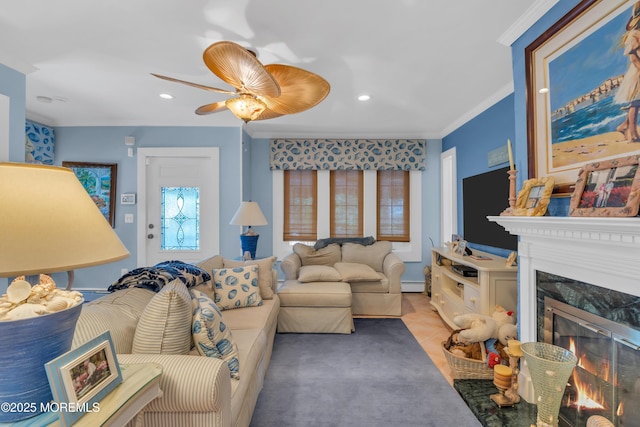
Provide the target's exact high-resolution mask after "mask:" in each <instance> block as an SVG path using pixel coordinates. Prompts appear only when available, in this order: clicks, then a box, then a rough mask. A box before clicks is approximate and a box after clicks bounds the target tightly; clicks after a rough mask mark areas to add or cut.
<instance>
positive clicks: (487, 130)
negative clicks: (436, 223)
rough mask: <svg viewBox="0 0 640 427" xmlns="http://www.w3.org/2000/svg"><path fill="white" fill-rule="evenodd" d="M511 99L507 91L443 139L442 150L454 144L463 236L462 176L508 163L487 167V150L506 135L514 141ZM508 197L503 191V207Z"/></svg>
mask: <svg viewBox="0 0 640 427" xmlns="http://www.w3.org/2000/svg"><path fill="white" fill-rule="evenodd" d="M513 100H514V95H513V94H511V95H508V96H507V97H505V98H504V99H502V100H501V101H499V102H497V103H496V104H494V105H493V106H492V107H490V108H489V109H487V110H485V111H484V112H482V113H481V114H480V115H478V116H476V117H475V118H473V119H472V120H470V121H468V122H467V123H465V124H464V125H462V126H461V127H459V128H458V129H456V130H455V131H453V132H451V133H450V134H449V135H447V136H446V137H444V139H443V140H442V150H443V151H446V150H449V149H451V148H453V147H456V169H457V175H458V176H457V183H458V185H457V187H458V189H457V190H458V191H457V193H458V194H457V196H458V231H459V234H460V235H462V236H464V229H463V224H464V221H463V216H462V213H463V204H462V180H463V178H467V177H469V176H474V175H477V174H480V173H483V172H487V171H490V170H495V169H500V168H502V167H504V166H505V165H508V162H507V163H503V164H500V165H495V166H492V167H489V166H488V153H489V151H491V150H494V149H496V148H500V147H504V146H505V145H506V144H507V140H508V139H510V140H511V142H512V143H513V140H514V136H515V125H514V110H513ZM525 150H526V149H525ZM516 154H517V150H516V148H515V147H514V158H515V159H518V157H517V156H516ZM515 163H516V169H519V168H521V167H522V166H521V164H520V163H519V162H518V161H517V160H516V161H515ZM525 165H526V162H525ZM506 179H507V176H506V175H505V180H506ZM508 198H509V195H508V194H505V206H504V207H505V208H506V207H507V206H508ZM481 249H482V250H486V251H487V252H491V253H495V254H497V255H503V256H504V255H508V252H509V251H506V250H503V249H500V248H490V247H482V248H481Z"/></svg>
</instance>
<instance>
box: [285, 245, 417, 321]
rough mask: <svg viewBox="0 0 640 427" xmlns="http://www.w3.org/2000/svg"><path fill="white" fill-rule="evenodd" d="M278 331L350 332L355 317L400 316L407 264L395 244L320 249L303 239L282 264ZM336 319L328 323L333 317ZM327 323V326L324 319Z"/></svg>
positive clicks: (331, 246) (333, 246)
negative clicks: (349, 328) (282, 282)
mask: <svg viewBox="0 0 640 427" xmlns="http://www.w3.org/2000/svg"><path fill="white" fill-rule="evenodd" d="M280 267H281V269H282V271H283V272H284V273H285V278H286V280H285V282H284V284H283V285H282V286H281V287H280V289H279V290H278V292H279V295H280V299H281V303H282V304H281V306H282V307H281V311H280V318H279V321H278V322H279V325H278V330H279V331H284V332H309V331H312V332H338V333H349V332H350V331H349V330H348V326H347V324H348V321H347V320H345V319H344V317H345V316H347V313H348V315H349V318H350V316H351V315H380V316H400V315H401V314H402V290H401V283H400V278H401V276H402V274H403V273H404V271H405V265H404V262H403V261H402V260H401V259H400V258H399V257H398V256H397V255H396V254H394V253H393V252H392V246H391V242H387V241H377V242H374V243H373V244H368V245H363V244H358V243H351V242H345V243H342V244H339V243H329V244H328V245H327V246H324V247H322V248H319V249H316V248H315V247H311V246H307V245H304V244H301V243H297V244H296V245H294V247H293V253H291V254H289V255H287V256H286V257H285V258H284V259H283V260H282V263H281V264H280ZM331 317H332V318H333V319H334V322H333V324H332V323H330V322H329V323H327V318H331ZM321 322H325V325H324V326H322V328H323V329H322V330H318V328H317V326H316V325H318V324H319V323H321Z"/></svg>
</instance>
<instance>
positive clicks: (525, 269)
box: [488, 216, 640, 402]
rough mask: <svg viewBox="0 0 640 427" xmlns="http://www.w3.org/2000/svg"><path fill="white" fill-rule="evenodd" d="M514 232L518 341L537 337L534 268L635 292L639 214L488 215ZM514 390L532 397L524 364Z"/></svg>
mask: <svg viewBox="0 0 640 427" xmlns="http://www.w3.org/2000/svg"><path fill="white" fill-rule="evenodd" d="M488 218H489V220H490V221H493V222H496V223H498V224H500V225H501V226H503V227H504V228H505V229H506V230H507V231H508V232H510V233H511V234H516V235H518V236H519V237H520V239H519V242H518V283H519V286H518V300H519V303H518V305H519V307H518V323H519V325H518V326H519V334H520V341H521V342H529V341H536V340H537V329H536V326H537V322H536V319H537V316H538V315H540V316H543V315H544V313H537V307H536V271H545V272H547V273H551V274H557V275H559V276H563V277H567V278H571V279H575V280H578V281H581V282H585V283H590V284H593V285H597V286H601V287H603V288H607V289H613V290H616V291H619V292H625V293H627V294H630V295H635V296H640V261H639V260H640V218H613V217H547V216H544V217H526V216H491V217H488ZM519 382H520V389H519V390H520V395H521V396H522V397H523V398H524V399H525V400H526V401H528V402H533V386H532V384H531V380H530V377H529V373H528V371H527V369H526V367H523V369H522V371H521V373H520V377H519Z"/></svg>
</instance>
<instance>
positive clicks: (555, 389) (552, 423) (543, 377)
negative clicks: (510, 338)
mask: <svg viewBox="0 0 640 427" xmlns="http://www.w3.org/2000/svg"><path fill="white" fill-rule="evenodd" d="M522 352H523V353H524V360H525V361H526V362H527V366H528V367H529V372H530V373H531V381H532V382H533V390H534V394H535V403H536V405H537V407H538V416H537V420H536V425H537V426H538V427H556V426H557V425H558V414H559V413H560V403H561V402H562V396H563V395H564V389H565V387H566V386H567V381H568V380H569V376H570V375H571V372H572V371H573V368H574V366H575V365H576V363H577V362H578V358H577V357H576V356H575V355H574V354H573V353H572V352H570V351H569V350H566V349H564V348H562V347H558V346H555V345H551V344H547V343H542V342H528V343H524V344H522Z"/></svg>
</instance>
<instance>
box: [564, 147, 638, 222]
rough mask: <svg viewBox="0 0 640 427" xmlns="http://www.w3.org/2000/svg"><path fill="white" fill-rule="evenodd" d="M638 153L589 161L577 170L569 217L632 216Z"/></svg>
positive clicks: (634, 207)
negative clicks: (577, 174)
mask: <svg viewBox="0 0 640 427" xmlns="http://www.w3.org/2000/svg"><path fill="white" fill-rule="evenodd" d="M639 159H640V155H638V156H628V157H624V158H621V159H614V160H608V161H604V162H597V163H591V164H589V165H587V166H585V167H584V168H583V169H582V170H580V174H579V176H578V181H577V182H576V188H575V190H574V192H573V195H572V196H571V203H570V206H569V216H636V215H638V208H639V205H640V172H639V171H638V163H639Z"/></svg>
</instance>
